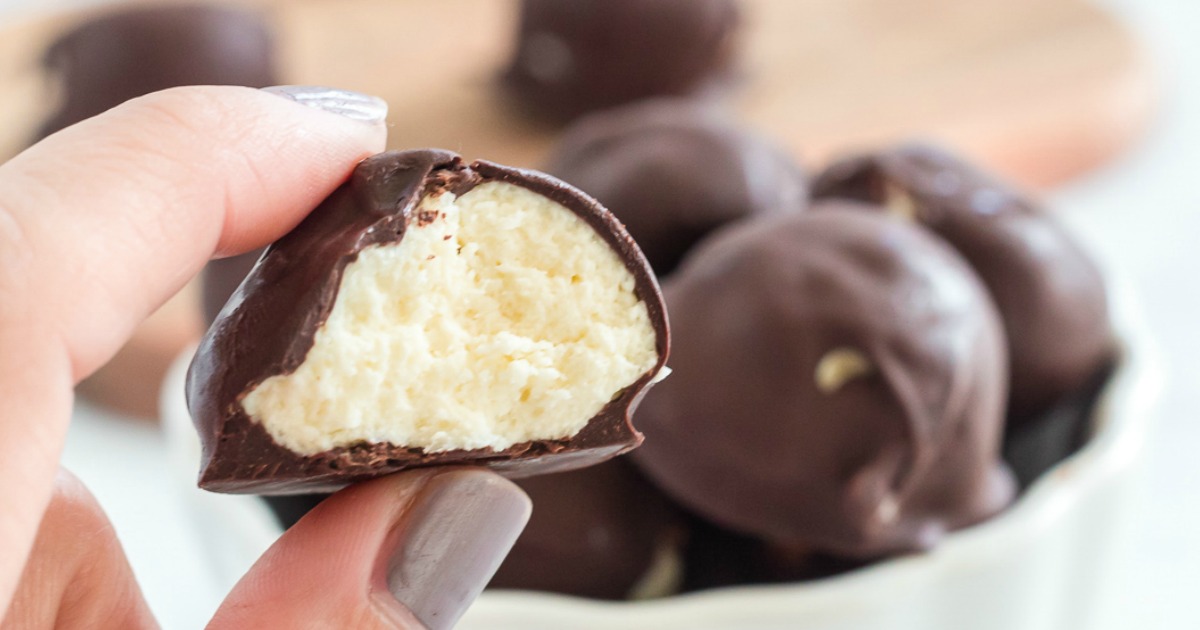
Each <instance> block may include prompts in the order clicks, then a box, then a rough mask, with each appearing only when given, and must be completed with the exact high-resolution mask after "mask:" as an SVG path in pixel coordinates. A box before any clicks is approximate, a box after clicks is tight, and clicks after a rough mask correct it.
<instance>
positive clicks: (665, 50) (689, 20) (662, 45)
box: [503, 0, 741, 119]
mask: <svg viewBox="0 0 1200 630" xmlns="http://www.w3.org/2000/svg"><path fill="white" fill-rule="evenodd" d="M519 20H520V22H519V24H518V28H517V36H516V43H515V50H514V52H513V57H512V60H511V61H510V63H509V67H508V69H507V70H506V71H505V73H504V77H503V79H504V84H505V86H506V87H507V88H508V91H509V92H510V93H511V94H512V95H513V96H515V97H516V98H518V99H519V100H520V102H521V103H522V104H523V105H525V106H527V107H529V108H531V109H532V110H534V111H535V112H537V113H538V114H540V115H543V116H549V117H554V118H558V119H570V118H572V117H574V116H577V115H579V114H581V113H584V112H587V111H590V110H595V109H603V108H605V107H612V106H614V105H620V104H622V103H628V102H632V101H636V100H639V99H643V98H650V97H654V96H687V95H691V94H695V93H697V92H701V91H703V90H704V89H705V88H709V87H711V86H714V85H715V84H716V83H718V82H719V80H720V79H722V78H725V77H726V76H727V74H728V71H729V66H730V65H731V62H732V60H733V57H734V48H735V46H734V35H735V34H736V32H737V29H738V26H739V24H740V21H741V20H740V11H739V9H738V3H737V2H735V1H734V0H571V1H570V2H563V1H562V0H523V2H522V3H521V13H520V18H519Z"/></svg>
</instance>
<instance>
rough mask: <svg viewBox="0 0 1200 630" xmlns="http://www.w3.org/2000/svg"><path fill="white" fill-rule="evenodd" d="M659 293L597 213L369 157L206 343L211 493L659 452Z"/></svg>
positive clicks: (555, 192) (288, 238)
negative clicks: (655, 412) (653, 424)
mask: <svg viewBox="0 0 1200 630" xmlns="http://www.w3.org/2000/svg"><path fill="white" fill-rule="evenodd" d="M667 343H668V342H667V325H666V314H665V312H664V308H663V304H662V297H661V295H660V293H659V289H658V283H657V281H656V280H655V278H654V275H653V273H652V272H651V270H650V267H649V265H648V264H647V263H646V260H645V258H644V257H643V256H642V254H641V252H640V251H639V250H638V248H637V246H636V244H634V242H633V240H632V239H630V238H629V235H628V234H627V233H626V232H625V231H624V229H623V228H622V227H621V225H620V223H619V222H617V220H616V219H615V218H613V216H612V215H611V214H610V213H609V212H608V211H606V210H605V209H604V208H603V207H602V206H600V205H599V204H598V203H596V202H595V201H594V200H593V199H591V198H590V197H588V196H587V195H585V194H584V193H582V192H580V191H579V190H578V189H575V188H572V187H570V186H568V185H566V184H564V183H562V182H560V181H558V180H556V179H554V178H552V177H549V176H547V175H544V174H542V173H537V172H534V171H525V170H520V169H514V168H509V167H505V166H500V165H497V164H493V163H490V162H483V161H476V162H474V163H471V164H466V163H464V162H463V161H462V159H461V158H460V157H459V156H457V155H455V154H453V153H450V152H447V151H440V150H434V149H429V150H416V151H403V152H393V153H384V154H380V155H378V156H375V157H372V158H368V159H367V160H364V161H363V162H362V163H361V164H359V166H358V167H357V168H356V169H355V171H354V173H353V175H352V176H351V178H350V180H349V181H348V182H347V183H346V184H344V185H343V186H342V187H340V188H339V189H338V190H336V191H335V192H334V193H333V194H332V195H331V196H330V197H329V198H328V199H326V200H325V201H324V202H322V204H321V205H320V206H318V207H317V208H316V209H315V210H314V211H313V212H312V213H311V214H310V215H309V216H308V217H307V218H306V219H305V220H304V221H303V222H301V223H300V225H299V226H297V227H296V228H295V229H294V230H293V231H291V232H289V233H288V234H287V235H285V236H284V237H283V238H281V239H280V240H278V241H276V242H275V243H274V244H272V245H271V246H269V247H268V248H267V251H266V252H265V253H264V254H263V257H262V259H261V260H260V261H259V262H258V264H256V265H255V267H254V269H253V270H252V271H251V272H250V275H249V276H248V277H247V278H246V280H245V281H243V282H242V284H241V285H240V286H239V287H238V289H237V291H236V292H235V293H234V295H233V297H232V298H231V299H230V302H229V303H228V304H227V305H226V307H225V308H224V309H223V310H222V312H221V314H220V315H219V316H218V317H217V319H216V321H215V322H213V325H212V326H211V327H210V328H209V330H208V332H207V333H206V334H205V336H204V338H203V339H202V341H201V343H200V347H199V349H198V350H197V352H196V356H195V358H194V360H193V362H192V365H191V367H190V369H189V372H188V383H187V389H188V392H187V396H188V407H189V410H190V411H191V413H192V417H193V420H194V422H195V424H196V427H197V429H198V431H199V433H200V440H201V444H202V471H201V476H200V485H201V487H204V488H206V489H210V490H215V491H225V492H255V493H261V494H295V493H312V492H325V491H330V490H334V489H337V488H339V487H341V486H344V485H347V484H349V483H353V482H355V481H361V480H365V479H369V478H373V477H377V476H381V475H385V474H388V473H392V472H396V471H400V470H405V469H408V468H415V467H423V466H434V465H451V464H479V465H484V466H488V467H491V468H493V469H495V470H497V471H499V472H501V473H504V474H507V475H510V476H513V477H520V476H527V475H532V474H540V473H548V472H554V471H566V470H571V469H574V468H579V467H583V466H587V465H591V464H595V463H598V462H601V461H604V460H606V459H608V458H611V457H613V456H616V455H618V454H620V453H623V452H625V451H628V450H630V449H632V448H634V447H635V446H637V445H638V444H639V443H640V442H641V439H642V438H641V434H640V433H638V432H637V430H635V429H634V428H633V425H632V424H631V423H630V418H629V414H630V411H631V409H632V408H633V406H634V405H635V404H636V403H637V402H638V401H639V400H640V399H641V397H642V394H643V393H644V391H645V389H646V388H647V387H648V386H649V385H650V384H651V382H652V381H653V380H654V379H655V378H656V377H657V376H658V375H659V373H660V371H662V368H663V365H664V362H665V360H666V354H667Z"/></svg>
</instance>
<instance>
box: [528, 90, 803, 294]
mask: <svg viewBox="0 0 1200 630" xmlns="http://www.w3.org/2000/svg"><path fill="white" fill-rule="evenodd" d="M546 172H548V173H551V174H553V175H555V176H557V177H561V178H562V179H564V180H566V181H569V182H571V183H572V184H574V185H575V186H578V187H579V188H580V189H582V190H583V191H584V192H586V193H588V194H589V195H592V196H594V197H595V198H596V199H598V200H599V201H600V203H602V204H604V205H605V207H607V208H608V209H609V210H611V211H612V212H613V214H615V215H616V216H617V218H618V219H620V220H621V222H622V223H624V224H625V228H626V229H627V230H629V234H630V235H631V236H633V238H634V239H635V240H636V241H637V242H638V245H640V246H641V247H642V251H643V252H645V254H646V258H647V259H648V260H649V261H650V266H652V267H653V268H654V271H655V272H656V273H658V275H659V276H660V277H662V276H664V275H666V274H669V273H671V272H672V271H674V270H675V267H676V265H678V264H679V261H680V260H682V259H683V256H684V254H686V253H687V251H688V250H689V249H691V247H692V246H693V245H695V244H696V243H697V242H699V241H700V239H701V238H703V237H704V236H706V235H707V234H708V233H710V232H712V231H713V230H715V229H717V228H719V227H721V226H722V225H725V224H726V223H729V222H731V221H735V220H737V219H742V218H745V217H750V216H759V215H767V214H774V213H786V212H798V211H800V210H803V209H804V207H805V206H806V205H807V203H808V189H807V184H806V182H805V178H804V174H803V173H802V171H801V169H800V167H799V166H798V165H797V164H796V162H795V160H793V159H792V158H791V156H789V155H788V154H787V153H785V152H784V151H782V150H780V149H779V148H778V147H776V146H775V145H773V144H771V143H770V142H768V141H767V140H766V139H765V138H761V137H759V136H757V135H755V134H753V133H750V132H749V131H747V130H745V129H742V128H741V127H739V126H738V125H737V124H736V123H734V122H733V121H732V120H731V119H730V118H729V117H728V116H727V115H725V114H724V113H723V112H721V111H719V110H718V109H716V108H714V107H711V106H708V105H705V104H702V103H698V102H695V101H688V100H684V99H658V100H654V101H647V102H644V103H636V104H633V105H627V106H624V107H619V108H614V109H611V110H606V111H603V112H597V113H595V114H591V115H589V116H586V117H584V118H582V119H580V120H579V121H578V122H576V123H574V124H573V125H571V127H569V128H568V129H567V131H566V133H565V134H564V135H563V138H562V140H561V141H560V143H559V145H558V148H557V150H556V151H555V152H554V154H553V155H552V156H551V157H550V159H549V161H548V162H547V165H546Z"/></svg>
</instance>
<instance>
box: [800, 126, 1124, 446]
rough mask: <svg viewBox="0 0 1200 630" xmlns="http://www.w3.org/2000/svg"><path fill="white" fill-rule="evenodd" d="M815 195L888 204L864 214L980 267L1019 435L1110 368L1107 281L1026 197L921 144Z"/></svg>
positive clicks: (824, 183)
mask: <svg viewBox="0 0 1200 630" xmlns="http://www.w3.org/2000/svg"><path fill="white" fill-rule="evenodd" d="M813 193H814V195H815V196H817V197H826V198H830V197H838V198H847V199H859V200H864V201H871V202H875V203H876V204H882V205H872V206H867V207H872V208H884V207H885V208H887V209H888V210H889V211H890V212H892V213H893V214H897V215H900V216H903V217H906V218H909V219H911V220H914V221H917V222H919V223H921V224H923V225H925V226H926V227H928V228H929V229H931V230H933V231H934V232H936V233H937V234H938V236H941V237H942V238H944V239H945V240H946V241H947V242H949V243H950V244H951V245H953V246H954V247H955V248H956V249H957V250H958V251H959V253H961V254H962V255H963V257H964V258H966V259H967V261H968V262H969V263H970V264H971V266H972V267H974V269H975V271H976V272H977V273H978V274H979V276H980V277H981V278H982V279H983V282H984V284H985V285H987V288H988V290H989V291H990V292H991V295H992V299H993V300H995V302H996V305H997V307H999V309H1000V315H1001V317H1002V319H1003V321H1004V327H1005V333H1006V337H1007V339H1008V354H1009V360H1010V364H1011V370H1010V374H1011V388H1010V401H1009V413H1008V415H1009V418H1010V420H1009V422H1010V423H1011V424H1012V425H1013V426H1018V427H1019V426H1021V425H1023V424H1025V423H1027V422H1029V421H1031V420H1032V419H1034V418H1036V417H1038V415H1039V414H1041V413H1042V412H1044V411H1046V410H1047V409H1049V408H1050V407H1051V406H1052V405H1054V404H1055V403H1056V402H1058V401H1059V400H1061V399H1063V398H1064V397H1065V396H1069V395H1070V394H1072V393H1074V392H1076V391H1078V390H1080V389H1082V388H1083V387H1084V386H1085V385H1086V384H1087V383H1088V381H1089V379H1091V378H1093V377H1094V376H1095V375H1096V374H1097V373H1098V372H1100V371H1101V370H1103V369H1104V368H1105V366H1106V365H1108V364H1109V363H1110V362H1111V361H1112V358H1113V355H1114V338H1113V333H1112V325H1111V323H1110V322H1109V318H1108V304H1107V297H1106V293H1105V287H1104V278H1103V277H1102V275H1101V274H1100V271H1099V270H1098V269H1097V268H1096V265H1095V264H1094V263H1093V262H1092V260H1091V259H1090V258H1089V257H1088V255H1087V254H1086V253H1085V252H1084V251H1083V250H1082V249H1081V248H1080V247H1079V245H1078V244H1077V243H1076V242H1075V240H1074V239H1072V238H1071V236H1070V234H1069V233H1067V232H1066V231H1065V230H1064V229H1063V228H1062V226H1061V225H1060V224H1059V223H1058V221H1056V220H1055V219H1054V217H1053V216H1051V215H1050V214H1048V213H1047V212H1045V210H1044V209H1043V208H1042V207H1041V206H1039V205H1038V204H1037V203H1036V202H1035V201H1034V200H1032V199H1031V198H1029V197H1028V196H1027V195H1023V194H1021V193H1019V192H1017V191H1015V190H1013V189H1012V188H1010V187H1008V186H1006V185H1005V184H1003V183H1001V182H998V181H996V180H995V179H994V178H992V177H991V176H989V175H987V174H985V173H983V172H982V171H980V170H979V169H977V168H975V167H973V166H971V165H970V164H968V163H966V162H965V161H963V160H961V159H959V158H957V157H955V156H953V155H951V154H949V153H947V152H944V151H942V150H940V149H937V148H934V147H931V146H925V145H917V144H913V145H907V146H901V147H898V148H895V149H891V150H888V151H883V152H881V153H877V154H873V155H862V156H857V157H851V158H848V159H845V160H843V161H840V162H837V163H835V164H833V165H832V166H830V167H829V168H828V169H827V170H826V171H825V172H824V173H823V174H822V175H821V176H820V177H819V178H818V180H817V181H816V182H814V185H813Z"/></svg>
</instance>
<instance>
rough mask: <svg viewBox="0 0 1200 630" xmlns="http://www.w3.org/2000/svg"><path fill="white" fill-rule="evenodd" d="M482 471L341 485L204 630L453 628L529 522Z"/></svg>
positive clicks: (503, 483) (512, 489) (511, 487)
mask: <svg viewBox="0 0 1200 630" xmlns="http://www.w3.org/2000/svg"><path fill="white" fill-rule="evenodd" d="M529 512H530V502H529V498H528V497H527V496H525V493H524V492H522V491H521V490H520V488H518V487H517V486H516V485H515V484H513V483H512V482H510V481H508V480H506V479H504V478H502V477H500V476H498V475H496V474H495V473H491V472H488V471H485V470H483V469H473V468H457V469H451V470H448V471H413V472H408V473H401V474H399V475H392V476H390V477H384V478H382V479H376V480H373V481H369V482H367V483H363V484H360V485H357V486H352V487H350V488H347V489H345V490H342V491H341V492H339V493H337V494H335V495H333V496H331V497H330V498H328V499H326V500H325V501H324V502H322V503H321V504H320V505H318V506H317V507H316V508H315V509H314V510H313V511H312V512H309V514H308V515H307V516H305V517H304V518H303V519H301V520H300V522H298V523H296V525H294V526H293V527H292V528H291V529H290V530H288V531H287V532H286V533H285V534H284V535H283V536H282V537H281V538H280V539H279V540H278V541H277V542H276V543H275V544H274V545H273V546H272V547H271V548H270V549H268V550H267V552H266V553H265V554H263V556H262V558H260V559H259V560H258V562H257V563H255V565H254V566H253V567H251V569H250V572H249V573H247V574H246V576H245V577H243V578H242V580H241V581H240V582H238V584H237V586H235V587H234V589H233V591H232V592H231V593H230V594H229V597H227V598H226V599H225V602H224V604H222V606H221V608H220V610H218V611H217V614H216V616H215V617H214V618H213V620H212V623H211V624H210V626H209V627H210V628H214V629H225V628H368V629H369V628H405V629H410V628H413V629H415V628H422V627H424V628H429V629H431V630H439V629H442V628H450V627H453V626H454V624H455V622H457V621H458V619H459V617H461V616H462V614H463V613H464V612H465V611H466V609H467V607H468V606H469V605H470V604H471V602H472V601H474V599H475V598H476V597H477V596H478V595H479V592H480V591H482V590H483V587H484V586H485V585H486V584H487V583H488V581H489V580H491V577H492V574H493V573H495V571H496V569H497V568H498V567H499V566H500V562H501V561H502V560H503V559H504V556H505V555H507V554H508V551H509V549H510V548H512V545H513V543H514V542H516V539H517V536H518V535H520V533H521V530H522V529H524V528H525V522H526V521H527V520H528V519H529Z"/></svg>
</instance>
